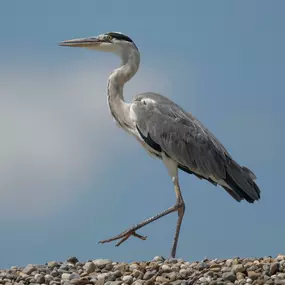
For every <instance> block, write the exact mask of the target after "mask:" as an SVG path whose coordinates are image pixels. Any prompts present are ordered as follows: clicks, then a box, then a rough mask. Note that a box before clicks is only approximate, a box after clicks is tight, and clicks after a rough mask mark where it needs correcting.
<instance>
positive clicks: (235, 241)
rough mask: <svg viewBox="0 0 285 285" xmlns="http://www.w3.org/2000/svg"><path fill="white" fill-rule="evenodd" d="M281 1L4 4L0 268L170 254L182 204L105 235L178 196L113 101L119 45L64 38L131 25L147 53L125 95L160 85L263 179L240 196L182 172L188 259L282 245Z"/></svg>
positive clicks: (271, 250)
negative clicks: (114, 240)
mask: <svg viewBox="0 0 285 285" xmlns="http://www.w3.org/2000/svg"><path fill="white" fill-rule="evenodd" d="M284 9H285V4H284V2H283V1H281V0H280V1H277V0H276V1H262V0H259V1H226V0H224V1H199V2H198V1H186V0H185V1H179V2H174V1H162V0H161V1H141V2H133V1H82V2H79V1H71V0H68V1H48V2H42V1H41V2H39V1H25V2H24V1H12V0H11V1H5V2H1V4H0V33H1V39H2V40H1V45H0V129H1V148H0V191H1V199H0V224H1V235H0V252H1V257H0V267H1V268H3V267H9V266H11V265H24V264H27V263H44V262H47V261H50V260H64V259H66V258H67V257H68V256H71V255H75V256H77V257H78V258H80V259H81V260H87V259H95V258H110V259H113V260H119V261H121V260H123V261H131V260H149V259H151V258H152V257H153V256H156V255H163V256H165V257H167V256H169V254H170V248H171V244H172V238H173V234H174V228H175V223H176V214H173V215H171V216H168V217H165V218H164V219H162V220H159V221H157V222H155V223H153V224H151V225H149V226H147V227H146V228H143V229H142V230H141V231H140V233H142V234H144V235H147V236H148V239H147V241H140V240H138V239H130V240H129V241H128V242H127V243H125V244H123V245H122V246H120V247H119V248H116V247H114V244H107V245H99V244H97V242H98V240H100V239H104V238H108V237H110V236H112V235H115V234H118V233H120V232H121V231H123V230H125V229H126V228H128V227H129V226H131V225H132V224H135V223H137V222H139V221H141V220H143V219H145V218H147V217H150V216H151V215H154V214H156V213H158V212H160V211H162V210H164V209H165V208H167V207H170V206H172V205H173V204H174V202H175V195H174V191H173V187H172V183H171V181H170V178H169V176H168V174H167V171H166V169H165V168H164V166H163V164H162V163H161V162H160V161H158V160H154V159H152V158H151V157H149V156H148V155H147V154H146V152H145V151H144V150H143V149H142V148H141V146H140V145H138V144H137V142H136V141H135V139H133V138H131V137H130V136H128V135H127V134H126V133H124V132H123V131H122V130H120V129H118V128H117V127H116V125H115V124H114V123H113V120H112V118H111V117H110V115H109V111H108V108H107V104H106V80H107V77H108V75H109V73H110V72H111V71H112V70H113V69H114V68H116V67H117V65H118V64H119V60H118V59H117V58H115V56H114V55H110V54H105V53H102V54H101V53H96V52H94V51H89V50H83V49H66V48H61V47H58V46H57V43H58V42H59V41H61V40H65V39H71V38H74V37H85V36H92V35H97V34H100V33H103V32H108V31H121V32H123V33H125V34H127V35H129V36H130V37H131V38H132V39H133V40H134V41H135V42H136V44H137V46H138V47H139V49H140V51H141V67H140V70H139V72H138V74H137V75H136V76H135V77H134V78H133V80H131V82H130V83H128V84H127V85H126V88H125V97H126V100H130V99H131V97H132V96H133V95H135V94H137V93H140V92H146V91H154V92H160V93H162V94H164V95H166V96H168V97H170V98H171V99H173V100H174V101H175V102H177V103H178V104H180V105H181V106H183V107H184V109H186V110H187V111H190V112H192V113H193V114H194V115H195V116H196V117H198V118H199V119H200V120H201V121H202V122H203V123H204V124H205V125H206V126H207V127H208V128H209V129H210V130H211V131H212V132H213V133H214V134H215V135H216V136H217V138H218V139H219V140H220V141H221V142H222V143H223V144H224V145H225V147H226V148H227V149H228V150H229V152H230V153H231V154H232V156H233V157H234V158H235V159H236V160H237V161H238V162H239V163H240V164H242V165H246V166H248V167H249V168H251V169H252V170H253V171H254V172H255V174H256V175H257V177H258V180H257V182H258V184H259V186H260V188H261V190H262V196H261V197H262V199H261V200H260V201H259V202H258V203H256V204H253V205H250V204H247V203H245V202H243V203H237V202H235V201H234V200H233V199H232V198H231V197H230V196H229V195H228V194H227V193H226V192H225V191H224V190H223V189H222V188H216V187H214V186H213V185H211V184H209V183H207V182H203V181H200V180H198V179H196V178H195V177H192V176H189V175H187V174H184V173H181V174H180V180H181V187H182V192H183V196H184V200H185V202H186V213H185V218H184V222H183V225H182V230H181V237H180V243H179V246H178V252H177V256H178V257H182V258H184V259H186V260H199V259H202V258H204V257H208V258H230V257H233V256H265V255H273V256H274V255H276V254H278V253H281V252H283V253H284V250H285V246H284V237H285V229H284V227H283V226H282V224H283V223H284V210H283V209H284V200H285V191H284V186H283V175H284V174H283V172H282V170H283V169H284V163H283V161H284V147H283V146H284V143H285V135H284V126H283V113H284V103H285V101H284V89H285V88H284V78H283V77H284V76H283V75H284V65H285V56H284V50H285V40H284V25H285V19H284V15H283V14H284V13H283V12H284Z"/></svg>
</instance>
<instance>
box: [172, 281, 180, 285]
mask: <svg viewBox="0 0 285 285" xmlns="http://www.w3.org/2000/svg"><path fill="white" fill-rule="evenodd" d="M181 283H182V280H175V281H173V282H171V285H181Z"/></svg>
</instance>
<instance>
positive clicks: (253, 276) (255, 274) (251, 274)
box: [247, 271, 261, 280]
mask: <svg viewBox="0 0 285 285" xmlns="http://www.w3.org/2000/svg"><path fill="white" fill-rule="evenodd" d="M260 275H261V273H260V272H255V271H247V276H248V277H249V278H250V279H251V280H255V279H257V278H258V277H260Z"/></svg>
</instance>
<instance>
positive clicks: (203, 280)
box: [199, 277, 207, 282]
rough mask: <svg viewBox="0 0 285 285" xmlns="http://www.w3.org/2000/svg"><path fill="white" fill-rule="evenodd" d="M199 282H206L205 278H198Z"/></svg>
mask: <svg viewBox="0 0 285 285" xmlns="http://www.w3.org/2000/svg"><path fill="white" fill-rule="evenodd" d="M199 281H200V282H207V278H205V277H200V278H199Z"/></svg>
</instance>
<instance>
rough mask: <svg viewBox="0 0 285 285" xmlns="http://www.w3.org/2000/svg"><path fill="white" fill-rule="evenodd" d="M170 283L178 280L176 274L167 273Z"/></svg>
mask: <svg viewBox="0 0 285 285" xmlns="http://www.w3.org/2000/svg"><path fill="white" fill-rule="evenodd" d="M165 277H167V278H168V279H169V281H175V280H176V279H177V274H176V272H170V273H167V274H166V276H165Z"/></svg>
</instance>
